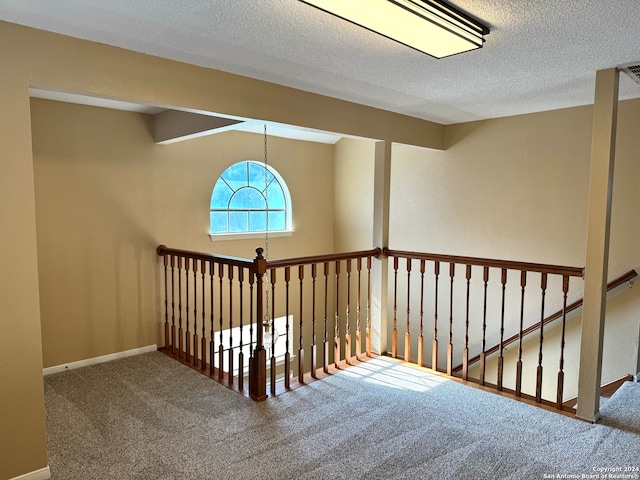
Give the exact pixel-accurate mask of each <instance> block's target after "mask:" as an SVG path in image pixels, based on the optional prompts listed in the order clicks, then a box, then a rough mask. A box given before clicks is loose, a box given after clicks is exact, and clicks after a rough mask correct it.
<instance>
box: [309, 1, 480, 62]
mask: <svg viewBox="0 0 640 480" xmlns="http://www.w3.org/2000/svg"><path fill="white" fill-rule="evenodd" d="M300 1H301V2H303V3H306V4H308V5H311V6H314V7H316V8H319V9H320V10H324V11H325V12H328V13H331V14H332V15H335V16H337V17H340V18H343V19H344V20H348V21H350V22H352V23H355V24H356V25H360V26H361V27H364V28H366V29H368V30H371V31H373V32H375V33H378V34H380V35H383V36H385V37H387V38H390V39H391V40H394V41H396V42H399V43H402V44H404V45H407V46H409V47H411V48H414V49H416V50H419V51H420V52H423V53H426V54H427V55H431V56H433V57H436V58H443V57H448V56H450V55H455V54H457V53H462V52H468V51H469V50H475V49H477V48H481V47H482V43H483V42H484V38H483V36H484V35H487V34H488V33H489V29H488V28H487V27H486V26H484V25H482V24H480V23H479V22H477V21H476V20H474V19H472V18H471V17H469V16H467V15H465V14H464V13H462V12H460V11H459V10H457V9H455V8H453V7H452V6H450V5H447V4H446V3H444V2H443V1H441V0H300Z"/></svg>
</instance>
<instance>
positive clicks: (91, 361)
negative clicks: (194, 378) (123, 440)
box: [20, 345, 158, 478]
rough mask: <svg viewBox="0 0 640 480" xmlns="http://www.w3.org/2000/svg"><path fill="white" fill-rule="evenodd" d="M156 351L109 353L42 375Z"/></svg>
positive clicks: (154, 347) (148, 348)
mask: <svg viewBox="0 0 640 480" xmlns="http://www.w3.org/2000/svg"><path fill="white" fill-rule="evenodd" d="M156 350H158V346H157V345H147V346H146V347H140V348H134V349H132V350H125V351H124V352H116V353H110V354H108V355H102V356H100V357H93V358H87V359H86V360H78V361H77V362H71V363H63V364H62V365H56V366H53V367H47V368H43V369H42V375H51V374H52V373H58V372H64V371H66V370H73V369H74V368H80V367H88V366H89V365H95V364H97V363H105V362H110V361H111V360H116V359H118V358H125V357H132V356H134V355H140V354H142V353H149V352H155V351H156ZM20 478H21V477H20ZM47 478H48V477H47Z"/></svg>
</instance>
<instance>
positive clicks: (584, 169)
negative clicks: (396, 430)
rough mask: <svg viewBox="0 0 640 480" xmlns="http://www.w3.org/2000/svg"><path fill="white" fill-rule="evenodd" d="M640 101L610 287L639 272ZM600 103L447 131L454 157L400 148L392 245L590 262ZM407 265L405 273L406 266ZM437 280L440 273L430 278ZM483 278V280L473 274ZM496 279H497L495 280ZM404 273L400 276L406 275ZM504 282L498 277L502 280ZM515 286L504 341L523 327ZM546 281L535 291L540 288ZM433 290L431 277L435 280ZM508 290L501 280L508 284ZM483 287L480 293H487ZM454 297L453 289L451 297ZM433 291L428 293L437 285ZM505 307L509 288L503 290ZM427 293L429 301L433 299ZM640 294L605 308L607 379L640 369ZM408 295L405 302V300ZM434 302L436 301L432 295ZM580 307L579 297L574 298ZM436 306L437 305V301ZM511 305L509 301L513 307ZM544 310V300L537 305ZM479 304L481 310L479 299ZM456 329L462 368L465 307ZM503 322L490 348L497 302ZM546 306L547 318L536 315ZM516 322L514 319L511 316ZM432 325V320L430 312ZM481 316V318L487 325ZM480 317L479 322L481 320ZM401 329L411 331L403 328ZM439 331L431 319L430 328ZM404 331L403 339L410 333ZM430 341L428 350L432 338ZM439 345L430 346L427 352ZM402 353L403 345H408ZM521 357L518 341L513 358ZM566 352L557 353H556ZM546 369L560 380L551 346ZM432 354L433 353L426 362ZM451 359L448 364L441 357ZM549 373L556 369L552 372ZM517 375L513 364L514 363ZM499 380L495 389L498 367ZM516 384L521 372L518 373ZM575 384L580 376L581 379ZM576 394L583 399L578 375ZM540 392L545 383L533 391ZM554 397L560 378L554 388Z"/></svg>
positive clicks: (632, 118)
mask: <svg viewBox="0 0 640 480" xmlns="http://www.w3.org/2000/svg"><path fill="white" fill-rule="evenodd" d="M639 120H640V102H638V101H627V102H621V105H620V119H619V123H618V140H617V159H616V172H615V180H614V199H613V216H612V237H611V261H610V264H609V272H610V273H609V278H610V280H611V279H613V278H615V277H618V276H620V275H622V274H623V273H625V272H626V271H628V270H630V269H632V268H635V269H639V268H640V249H639V248H638V245H637V240H636V239H637V238H638V236H639V235H640V221H639V220H638V217H637V211H638V202H639V201H640V196H639V195H638V194H637V188H634V179H636V178H638V176H639V175H640V163H638V161H637V152H638V151H640V137H639V136H638V135H637V133H636V132H635V129H636V128H637V127H636V125H637V124H638V121H639ZM590 129H591V108H590V107H579V108H572V109H565V110H558V111H551V112H543V113H537V114H531V115H523V116H517V117H510V118H502V119H495V120H488V121H483V122H473V123H468V124H460V125H452V126H449V127H447V133H446V135H447V145H448V148H447V150H446V151H433V150H428V149H421V148H416V147H405V146H395V145H394V150H393V157H392V158H393V160H392V176H391V181H392V186H391V189H392V190H391V215H390V222H391V226H390V230H391V239H390V246H391V248H395V249H401V250H414V251H427V252H433V253H445V254H454V255H469V256H479V257H485V258H486V257H488V258H498V259H506V260H519V261H529V262H540V263H551V264H560V265H573V266H583V265H584V261H585V260H584V258H585V238H586V216H587V187H588V180H589V177H588V175H589V156H590V137H591V134H590V131H591V130H590ZM446 267H447V268H446V269H445V270H444V271H443V272H442V275H441V276H442V278H441V282H444V283H441V292H440V302H441V303H440V305H441V309H444V311H441V312H440V332H439V333H440V338H439V339H440V342H441V348H442V346H443V345H444V348H446V343H447V336H448V320H449V314H448V298H449V297H448V295H449V294H448V288H449V287H448V281H449V278H448V265H447V266H446ZM401 268H404V266H403V265H401ZM429 273H430V272H429ZM474 275H476V276H477V275H478V274H474ZM494 276H495V277H498V276H499V273H497V274H494ZM401 278H402V277H401ZM456 278H457V279H458V287H457V288H458V289H457V290H456V293H455V295H454V298H457V299H460V300H462V301H463V299H464V298H465V297H464V295H465V293H464V270H460V269H459V270H458V271H457V273H456ZM496 280H497V279H496ZM508 282H509V283H510V284H512V292H511V293H512V294H515V297H514V299H513V300H512V302H511V303H512V309H513V308H515V310H516V311H515V312H514V313H513V314H512V315H508V314H507V327H506V329H505V330H506V331H505V335H506V336H510V335H512V334H514V333H516V332H517V320H518V318H519V315H518V309H519V303H518V302H519V296H518V295H519V279H517V278H510V279H509V280H508ZM535 282H537V285H535V286H532V285H531V281H530V289H532V288H536V289H539V277H538V278H537V279H536V280H535ZM427 283H428V282H427ZM571 284H572V285H574V286H575V287H577V290H573V289H574V288H575V287H573V286H572V291H574V292H575V293H573V294H572V298H577V297H580V296H581V287H582V281H581V280H580V279H576V280H572V282H571ZM498 287H499V285H498ZM478 288H480V286H478ZM442 290H444V292H443V291H442ZM428 291H429V290H428ZM494 293H496V296H495V299H496V301H499V298H500V297H499V289H497V290H495V291H494ZM427 295H429V294H427ZM638 295H639V294H638V293H637V290H636V289H632V290H627V291H623V292H622V293H618V294H617V295H616V296H615V297H613V298H612V299H611V301H610V304H609V306H608V310H607V320H606V322H607V323H606V333H605V335H606V337H605V351H606V352H608V355H607V353H605V357H606V358H605V360H604V366H603V368H604V371H603V382H609V381H612V380H614V379H617V378H619V377H621V376H623V375H625V374H629V373H633V370H634V369H635V365H636V363H635V362H636V357H637V352H638V326H639V325H640V314H638V313H637V312H638V311H639V310H640V309H639V307H640V297H639V296H638ZM401 298H402V297H401ZM427 298H429V297H427ZM570 301H571V299H570ZM431 303H432V302H431ZM507 303H509V300H507ZM536 303H537V305H536ZM472 305H473V303H472ZM481 305H482V304H481V298H476V302H475V311H474V309H473V308H472V316H473V315H474V314H475V318H476V320H475V326H473V325H472V329H471V330H472V334H473V335H475V336H474V337H472V339H471V343H472V344H473V349H475V351H473V350H472V356H473V355H475V354H477V353H479V351H478V350H479V338H478V337H479V335H480V334H481V331H480V330H479V328H478V321H479V320H478V317H479V316H480V311H479V309H480V308H481ZM539 305H540V300H539V297H538V299H537V300H533V301H532V303H531V307H530V308H528V309H527V311H530V312H533V317H529V318H530V319H529V321H528V322H525V323H526V324H527V325H528V324H530V323H533V322H534V321H538V320H539V315H540V313H539V312H540V310H539V309H540V307H539ZM560 307H561V296H560V291H559V287H553V288H552V287H551V285H550V287H549V291H548V292H547V304H546V314H551V313H553V312H555V311H556V310H558V309H559V308H560ZM454 308H456V309H457V310H454V312H456V315H455V318H454V322H455V323H456V325H455V326H454V333H455V335H456V338H457V339H458V340H457V341H456V342H454V343H455V344H456V350H455V351H456V352H457V353H456V355H457V356H458V361H457V362H455V363H456V364H459V363H461V358H462V357H461V349H462V343H461V341H462V339H463V336H464V331H463V329H462V327H463V326H462V323H463V322H464V310H463V305H462V306H461V305H458V304H457V306H456V307H454ZM489 308H490V310H491V309H493V312H494V313H493V314H490V315H489V318H493V319H494V321H493V323H492V324H490V325H489V326H488V328H487V332H488V333H487V334H488V337H490V339H491V341H488V342H487V347H490V346H493V345H494V344H496V343H497V339H498V338H499V332H498V329H499V327H497V326H496V323H495V322H496V319H499V305H496V304H495V302H494V305H492V306H490V307H489ZM536 310H537V318H536V313H535V312H536ZM509 317H511V319H510V320H509ZM430 318H432V314H431V317H430ZM480 321H481V320H480ZM472 322H473V320H472ZM579 322H580V316H579V315H577V316H574V317H573V318H572V320H571V326H570V334H569V337H568V338H567V352H566V355H567V358H566V360H565V362H566V363H565V369H566V370H567V371H569V372H570V373H567V377H569V376H570V374H571V375H576V372H577V367H578V354H579V351H578V350H579V328H577V327H579ZM402 325H404V324H403V323H402ZM429 325H430V326H429V330H428V331H429V335H430V334H431V330H432V329H431V324H429ZM401 333H402V334H403V333H404V327H402V330H401ZM427 338H428V340H429V341H428V342H425V345H429V346H430V340H431V337H427ZM529 343H530V344H531V352H530V355H528V357H530V358H528V359H525V360H528V364H529V365H530V366H531V364H533V367H534V369H533V370H532V371H531V372H532V373H531V374H532V375H535V366H536V365H537V342H536V341H530V342H529ZM545 343H547V344H548V345H559V343H560V340H559V330H558V329H555V330H550V331H549V332H547V334H546V335H545ZM429 348H430V347H429ZM400 350H401V351H402V348H401V349H400ZM514 350H515V351H516V353H517V348H514V347H513V346H512V347H511V348H510V352H514ZM556 350H557V348H556ZM544 357H545V374H546V372H547V371H548V372H549V374H551V375H555V374H556V373H557V370H558V355H557V353H552V351H547V350H546V347H545V355H544ZM426 358H430V351H428V352H427V357H426ZM441 359H443V357H442V356H441ZM547 367H548V368H547ZM514 369H515V367H514ZM491 376H492V377H493V378H492V379H491V380H490V381H492V382H495V368H494V370H493V372H492V373H491ZM511 377H513V375H511ZM576 378H577V377H575V378H574V379H576ZM567 381H568V383H569V384H570V386H569V388H568V391H567V395H571V394H575V389H576V387H577V383H576V384H575V385H573V381H572V380H569V379H568V380H567ZM534 385H535V384H534ZM545 390H546V391H547V392H554V391H555V378H548V379H546V381H545Z"/></svg>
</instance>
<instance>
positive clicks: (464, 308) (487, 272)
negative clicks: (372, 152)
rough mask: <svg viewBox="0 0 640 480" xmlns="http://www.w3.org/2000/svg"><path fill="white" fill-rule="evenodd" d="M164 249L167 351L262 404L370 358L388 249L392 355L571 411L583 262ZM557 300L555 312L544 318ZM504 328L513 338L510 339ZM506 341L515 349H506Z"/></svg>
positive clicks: (382, 253) (390, 252)
mask: <svg viewBox="0 0 640 480" xmlns="http://www.w3.org/2000/svg"><path fill="white" fill-rule="evenodd" d="M157 252H158V255H160V256H161V257H162V258H163V261H162V268H163V274H164V279H163V283H164V289H163V294H164V312H163V316H164V343H165V347H164V351H165V352H166V353H167V354H169V355H171V356H173V357H174V358H176V359H178V360H180V361H181V362H183V363H185V364H187V365H189V366H191V367H192V368H195V369H197V370H199V371H200V372H202V373H205V374H207V375H208V376H210V377H211V378H214V379H215V380H217V381H219V382H221V383H223V384H225V385H227V386H229V387H230V388H233V389H235V390H238V391H240V392H242V393H244V394H247V395H249V396H250V397H252V398H254V399H256V400H262V399H265V398H267V397H268V396H270V395H271V396H273V395H276V394H277V393H279V391H283V390H286V389H289V388H292V385H293V384H302V383H307V382H309V381H312V380H314V379H315V378H317V377H319V376H322V375H323V374H326V373H327V372H329V371H330V370H333V369H336V368H338V369H339V368H342V367H343V366H345V365H348V364H350V363H353V362H354V361H355V360H359V359H362V358H363V357H364V356H368V355H370V354H371V348H372V347H371V328H372V325H371V319H372V311H371V309H372V303H371V302H372V287H371V276H372V260H373V259H374V258H379V259H381V260H383V261H385V262H389V264H388V265H389V270H388V271H389V287H390V293H389V310H388V312H379V313H380V315H381V318H384V316H385V314H386V315H387V316H388V319H387V324H388V326H389V333H388V337H387V340H388V353H389V354H390V355H391V356H393V357H396V358H403V359H404V360H405V361H409V362H413V363H417V364H418V365H420V366H424V367H429V368H432V369H434V370H437V371H440V372H444V373H447V374H448V375H451V376H460V377H461V378H462V379H463V380H466V381H472V382H477V383H478V384H480V385H484V386H490V387H495V388H496V389H497V390H499V391H507V392H511V393H513V394H514V395H516V396H519V397H525V398H529V399H531V400H533V401H535V402H538V403H544V404H549V405H554V406H556V407H557V408H562V403H563V397H564V375H565V370H564V364H565V348H566V347H567V346H566V345H565V329H566V325H567V314H568V313H569V312H571V311H572V310H575V309H576V308H578V306H579V301H577V302H576V301H574V302H573V303H569V300H574V299H577V298H579V297H581V291H582V281H581V277H582V274H583V269H582V268H579V267H566V266H558V265H545V264H536V263H526V262H514V261H502V260H493V259H483V258H474V257H462V256H452V255H439V254H427V253H419V252H409V251H399V250H388V249H385V250H384V251H382V250H380V249H372V250H367V251H360V252H350V253H344V254H331V255H318V256H312V257H301V258H291V259H282V260H267V259H266V258H264V256H263V250H262V249H261V248H258V249H257V250H256V257H255V258H253V259H244V258H236V257H228V256H219V255H210V254H204V253H199V252H190V251H185V250H177V249H171V248H168V247H165V246H160V247H158V249H157ZM634 273H635V272H634ZM571 277H575V278H577V279H580V280H579V281H578V282H575V281H572V282H570V279H571ZM622 278H623V279H622V280H620V282H623V281H626V280H627V278H628V276H625V277H622ZM570 283H571V290H570ZM375 294H376V296H379V294H380V292H375ZM556 305H557V306H556ZM548 306H550V307H552V308H549V309H550V310H556V308H558V307H560V309H559V311H558V312H557V313H555V314H553V315H551V316H548V315H546V314H545V311H546V309H547V307H548ZM554 319H557V320H558V324H559V327H558V328H559V339H558V340H557V344H556V343H555V342H556V341H555V340H554V344H553V345H548V342H546V343H545V341H544V340H545V332H546V330H545V327H547V326H548V323H549V322H550V321H551V320H554ZM509 330H512V331H514V330H515V332H516V333H515V335H510V336H509V337H505V332H508V331H509ZM384 331H385V328H384V325H381V326H380V333H381V334H382V337H380V342H381V344H380V346H381V348H382V349H384V348H385V347H384V345H385V338H384ZM530 333H536V334H537V343H536V345H535V346H534V345H530V344H528V345H527V351H531V350H535V351H536V356H537V361H534V360H533V359H529V360H526V362H525V360H523V351H524V345H523V341H524V337H525V336H527V334H530ZM402 334H404V339H403V341H400V340H399V336H400V335H402ZM494 344H495V346H492V347H490V348H487V345H494ZM511 344H517V356H514V355H513V353H514V352H510V354H509V355H506V347H507V346H508V345H511ZM574 348H575V347H574ZM381 353H385V352H381ZM573 353H575V352H573ZM492 354H494V355H492ZM543 354H544V355H546V357H545V358H543ZM490 355H492V356H491V358H488V357H489V356H490ZM512 357H514V358H512ZM547 357H548V358H547ZM574 357H575V356H574ZM574 357H569V358H574ZM476 359H477V360H476ZM549 359H553V361H554V362H556V361H557V369H555V368H552V367H550V364H549ZM476 362H477V364H476ZM525 363H526V365H525ZM525 368H526V371H525ZM550 368H551V370H552V371H554V370H555V372H557V373H555V372H554V377H555V378H554V379H553V381H551V382H550V378H549V377H548V371H549V369H550ZM524 378H526V379H533V378H535V386H532V383H533V380H527V382H528V383H527V385H526V388H525V385H524V384H523V379H524ZM543 379H544V381H543ZM543 384H544V385H545V389H544V391H543ZM551 387H553V388H551ZM551 391H553V392H554V394H553V395H552V396H551V397H550V396H549V394H548V392H551Z"/></svg>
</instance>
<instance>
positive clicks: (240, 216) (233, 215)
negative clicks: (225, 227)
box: [229, 212, 249, 232]
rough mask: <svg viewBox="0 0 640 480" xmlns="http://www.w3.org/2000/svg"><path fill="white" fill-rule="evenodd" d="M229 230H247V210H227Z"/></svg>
mask: <svg viewBox="0 0 640 480" xmlns="http://www.w3.org/2000/svg"><path fill="white" fill-rule="evenodd" d="M229 231H230V232H248V231H249V212H229Z"/></svg>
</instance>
